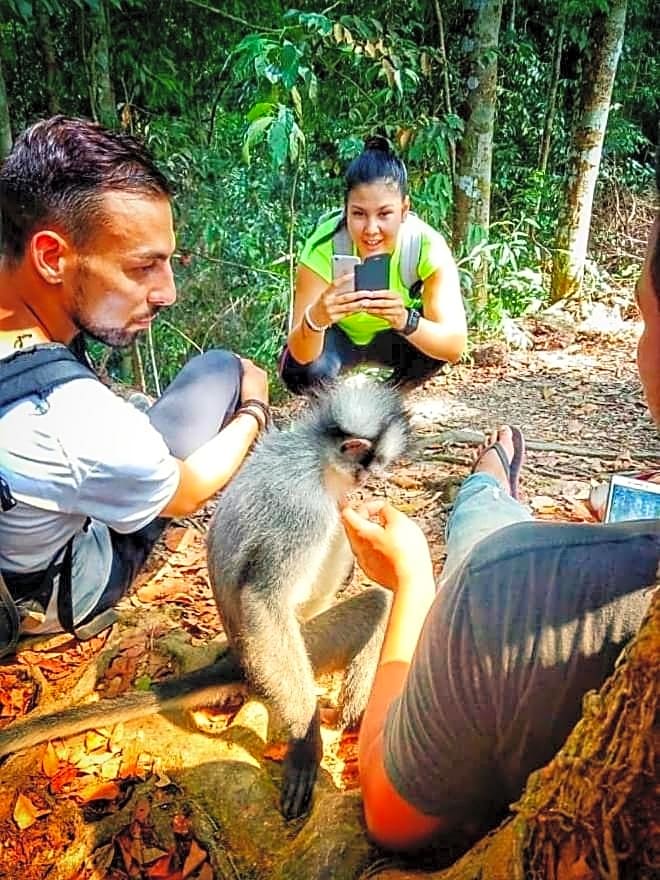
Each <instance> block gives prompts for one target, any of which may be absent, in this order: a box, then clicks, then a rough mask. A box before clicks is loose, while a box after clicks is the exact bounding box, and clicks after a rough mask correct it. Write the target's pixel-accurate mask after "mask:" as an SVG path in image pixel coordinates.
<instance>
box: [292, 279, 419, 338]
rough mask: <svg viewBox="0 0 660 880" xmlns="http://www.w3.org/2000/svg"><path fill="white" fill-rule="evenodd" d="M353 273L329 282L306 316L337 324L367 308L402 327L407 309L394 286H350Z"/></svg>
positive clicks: (320, 322) (319, 322) (323, 323)
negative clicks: (386, 287)
mask: <svg viewBox="0 0 660 880" xmlns="http://www.w3.org/2000/svg"><path fill="white" fill-rule="evenodd" d="M353 282H354V276H353V273H352V272H351V273H349V274H347V275H342V276H341V277H340V278H337V279H335V281H333V282H332V283H331V284H329V285H328V286H327V287H326V288H325V290H324V291H323V292H322V293H321V295H320V296H319V297H318V299H317V300H316V301H315V302H314V303H312V305H311V306H310V307H309V312H308V314H309V317H310V318H311V320H312V321H313V322H314V324H316V325H318V326H319V327H327V326H331V325H332V324H336V323H337V322H338V321H341V320H342V319H343V318H347V317H348V316H349V315H353V314H355V312H366V313H367V314H369V315H373V316H374V317H375V318H382V319H383V320H385V321H387V323H388V324H389V325H390V327H392V329H393V330H403V328H404V327H405V326H406V320H407V318H408V313H407V311H406V307H405V306H404V304H403V300H402V299H401V296H400V294H398V293H396V292H395V291H394V290H353V289H352V286H353Z"/></svg>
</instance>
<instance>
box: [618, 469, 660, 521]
mask: <svg viewBox="0 0 660 880" xmlns="http://www.w3.org/2000/svg"><path fill="white" fill-rule="evenodd" d="M633 519H660V484H659V483H649V482H648V481H647V480H636V479H634V478H633V477H620V476H617V475H615V476H613V477H612V481H611V483H610V492H609V496H608V499H607V508H606V510H605V522H626V521H627V520H633Z"/></svg>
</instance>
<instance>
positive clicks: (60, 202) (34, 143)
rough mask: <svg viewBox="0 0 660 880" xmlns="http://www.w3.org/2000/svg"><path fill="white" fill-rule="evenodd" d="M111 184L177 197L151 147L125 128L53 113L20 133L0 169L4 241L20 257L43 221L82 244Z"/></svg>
mask: <svg viewBox="0 0 660 880" xmlns="http://www.w3.org/2000/svg"><path fill="white" fill-rule="evenodd" d="M112 190H120V191H124V192H133V193H144V194H145V195H147V196H151V197H154V196H155V197H158V196H166V197H167V198H169V197H170V196H171V195H172V189H171V186H170V184H169V182H168V180H167V178H166V177H165V176H164V174H163V173H162V172H161V171H159V170H158V168H157V167H156V165H155V163H154V160H153V158H152V157H151V155H150V154H149V152H148V151H147V149H146V148H145V147H144V146H143V145H142V144H141V143H139V142H138V141H137V140H136V139H135V138H134V137H131V136H130V135H128V134H122V133H119V132H114V131H110V130H109V129H107V128H104V127H103V126H102V125H98V124H97V123H95V122H90V121H88V120H86V119H76V118H68V117H65V116H53V117H51V118H50V119H44V120H41V121H40V122H37V123H35V124H34V125H32V126H31V127H30V128H28V129H26V131H24V132H23V133H22V134H21V135H20V137H18V138H17V140H16V142H15V143H14V146H13V148H12V150H11V152H10V154H9V156H8V157H7V159H6V160H5V162H4V164H3V165H2V168H1V169H0V223H1V224H2V226H1V227H0V247H1V249H2V255H3V256H4V258H5V259H7V260H8V261H10V262H16V261H18V260H20V259H21V258H22V257H23V255H24V253H25V249H26V246H27V243H28V241H29V240H30V237H31V236H32V235H33V234H34V233H35V232H36V231H37V229H38V228H39V227H43V226H45V225H54V226H56V227H59V228H60V229H62V230H63V231H65V232H66V233H68V234H69V235H71V237H72V239H73V241H74V243H75V244H76V245H77V246H80V245H82V244H84V243H85V241H86V240H87V239H88V238H89V237H90V235H92V234H93V232H94V226H95V223H98V221H99V219H100V214H101V200H102V198H103V195H104V194H105V193H107V192H109V191H112Z"/></svg>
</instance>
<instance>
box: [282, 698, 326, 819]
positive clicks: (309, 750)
mask: <svg viewBox="0 0 660 880" xmlns="http://www.w3.org/2000/svg"><path fill="white" fill-rule="evenodd" d="M322 757H323V743H322V741H321V716H320V713H319V708H318V706H317V707H316V711H315V712H314V716H313V717H312V720H311V721H310V723H309V727H308V728H307V732H306V733H305V736H304V737H302V738H300V739H298V738H293V737H292V738H291V739H290V740H289V744H288V748H287V753H286V758H285V759H284V781H283V783H282V795H281V798H280V807H281V810H282V813H283V815H284V818H285V819H298V818H299V817H300V816H303V815H304V814H305V813H308V812H309V807H310V804H311V800H312V793H313V791H314V784H315V782H316V776H317V773H318V769H319V764H320V763H321V758H322Z"/></svg>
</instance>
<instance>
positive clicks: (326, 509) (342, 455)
mask: <svg viewBox="0 0 660 880" xmlns="http://www.w3.org/2000/svg"><path fill="white" fill-rule="evenodd" d="M408 436H409V426H408V421H407V418H406V414H405V411H404V408H403V405H402V401H401V398H400V396H399V395H398V393H397V392H395V391H393V390H392V389H390V388H388V387H386V386H384V385H381V384H378V383H376V382H366V383H364V384H363V385H360V386H355V385H352V384H350V383H346V382H345V381H343V382H339V383H337V384H336V385H335V386H332V387H331V388H329V389H328V390H326V391H324V392H322V393H320V394H319V395H318V398H317V400H316V401H315V402H314V403H313V404H312V405H311V407H310V409H309V411H308V413H307V414H306V415H304V416H303V417H302V418H300V419H298V420H296V421H295V422H294V424H293V425H292V427H291V428H289V429H288V430H284V431H277V430H272V431H269V432H268V433H267V434H266V435H264V438H263V439H262V440H261V442H260V443H259V444H258V445H257V446H256V448H255V450H254V452H253V454H252V455H251V456H250V457H249V458H248V459H247V460H246V462H245V464H244V465H243V467H242V468H241V470H240V471H239V473H238V474H237V475H236V476H235V477H234V479H233V480H232V481H231V483H230V484H229V485H228V486H227V487H226V488H225V489H224V490H223V492H222V494H221V496H220V498H219V501H218V505H217V508H216V511H215V514H214V516H213V518H212V520H211V524H210V526H209V534H208V541H207V545H208V568H209V577H210V580H211V585H212V588H213V592H214V595H215V598H216V602H217V604H218V608H219V611H220V614H221V617H222V619H223V623H224V627H225V630H226V633H227V636H228V639H229V644H230V649H229V650H228V651H227V652H226V653H225V654H224V655H222V656H221V657H220V658H219V659H218V660H217V661H216V662H215V663H214V664H212V665H210V666H207V667H204V668H203V669H201V670H197V671H196V672H193V673H190V674H188V675H185V676H182V677H180V678H176V679H172V680H169V681H165V682H162V683H160V684H157V685H155V686H154V687H153V688H152V691H151V692H150V693H147V694H127V695H124V696H123V697H119V698H114V699H110V700H102V701H100V702H98V703H94V704H91V705H87V706H81V707H74V708H73V709H70V710H66V711H64V712H61V713H56V714H54V715H50V716H42V717H38V718H35V719H28V720H26V721H23V722H18V723H16V724H12V725H10V726H9V727H8V728H7V729H6V730H4V731H2V732H0V755H4V754H9V753H11V752H14V751H17V750H19V749H23V748H27V747H29V746H31V745H35V744H37V743H38V742H43V741H44V740H45V739H50V738H55V737H60V736H66V735H71V734H72V733H76V732H79V731H81V730H85V729H88V728H90V727H95V726H102V725H108V724H112V723H117V722H118V721H120V720H128V719H129V718H137V717H143V716H145V715H147V714H153V713H156V712H159V711H162V710H164V709H168V708H178V709H181V708H195V707H200V706H203V705H213V704H217V703H218V702H222V701H223V695H224V694H223V690H224V692H226V686H227V685H228V684H229V683H231V682H236V681H240V680H242V679H243V678H245V677H247V679H248V682H249V683H250V684H252V685H253V686H254V687H255V689H256V690H257V691H258V692H259V693H260V694H261V695H262V696H263V697H265V698H266V699H267V700H268V701H269V702H270V703H271V704H272V705H273V707H274V708H275V709H276V710H277V712H278V714H279V715H280V716H281V718H282V719H283V720H284V721H285V723H286V726H287V728H288V730H289V734H290V739H289V744H288V749H287V755H286V758H285V763H284V781H283V787H282V795H281V806H282V811H283V813H284V815H285V816H286V817H287V818H295V817H298V816H300V815H302V814H303V813H305V812H306V811H307V810H308V808H309V805H310V801H311V795H312V792H313V789H314V783H315V780H316V775H317V772H318V766H319V763H320V760H321V756H322V744H321V737H320V720H319V709H318V705H317V699H316V691H315V684H314V672H317V673H318V672H321V671H329V670H334V669H339V668H344V669H345V670H346V671H345V675H344V680H343V686H342V693H341V696H340V723H342V724H344V725H346V724H353V723H355V722H356V721H357V720H358V719H359V717H360V715H361V714H362V711H363V710H364V707H365V705H366V701H367V699H368V696H369V692H370V689H371V684H372V681H373V676H374V673H375V669H376V665H377V662H378V656H379V653H380V646H381V642H382V638H383V633H384V627H385V623H386V618H387V614H388V611H389V594H388V593H387V591H385V590H383V589H382V588H380V587H376V588H372V589H369V590H366V591H364V592H363V593H362V594H360V595H358V596H355V597H353V598H351V599H348V600H345V601H344V602H340V603H338V604H336V605H334V606H332V607H330V605H331V602H332V600H333V598H334V596H335V594H336V593H337V591H338V589H339V588H340V587H341V586H342V584H343V583H344V581H345V580H346V579H347V577H348V575H349V574H350V571H351V568H352V565H353V557H352V554H351V551H350V547H349V545H348V541H347V540H346V537H345V534H344V531H343V528H342V526H341V522H340V519H339V503H340V502H341V500H342V498H343V497H344V496H345V495H346V493H348V492H350V491H351V490H353V489H355V488H356V487H357V486H359V485H360V484H361V483H363V482H364V480H365V479H366V477H367V476H368V475H369V473H370V472H372V471H374V470H377V469H378V467H382V466H386V465H388V464H390V463H391V462H392V461H394V459H396V458H397V457H398V456H399V455H401V454H402V453H403V452H404V450H405V448H406V445H407V441H408Z"/></svg>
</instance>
